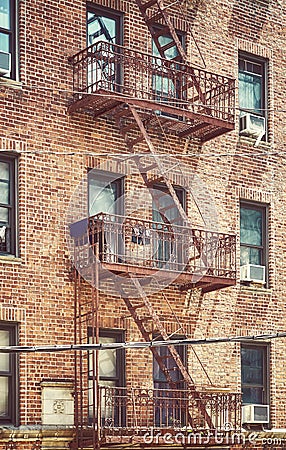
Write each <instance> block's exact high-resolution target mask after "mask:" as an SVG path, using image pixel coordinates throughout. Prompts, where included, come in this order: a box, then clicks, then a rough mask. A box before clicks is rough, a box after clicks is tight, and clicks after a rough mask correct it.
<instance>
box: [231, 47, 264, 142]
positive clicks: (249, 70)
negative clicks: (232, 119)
mask: <svg viewBox="0 0 286 450" xmlns="http://www.w3.org/2000/svg"><path fill="white" fill-rule="evenodd" d="M238 63H239V71H238V72H239V74H238V81H239V86H238V91H239V109H240V117H243V116H245V115H247V114H248V113H249V114H250V115H251V117H253V119H252V120H253V121H254V123H255V118H258V121H259V118H264V121H265V130H267V111H266V109H267V78H268V77H267V61H266V60H264V59H262V58H258V57H255V56H253V55H248V54H245V53H240V55H239V59H238ZM260 120H261V119H260ZM242 123H244V122H242V121H240V131H241V132H242ZM266 136H267V135H266V133H265V135H264V136H263V138H262V139H263V140H266Z"/></svg>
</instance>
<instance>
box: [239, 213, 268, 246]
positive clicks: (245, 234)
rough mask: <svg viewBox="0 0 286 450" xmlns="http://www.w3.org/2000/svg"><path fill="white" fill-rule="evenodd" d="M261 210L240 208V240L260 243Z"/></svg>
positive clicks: (247, 242)
mask: <svg viewBox="0 0 286 450" xmlns="http://www.w3.org/2000/svg"><path fill="white" fill-rule="evenodd" d="M262 217H263V216H262V211H261V210H256V209H249V208H243V207H242V208H240V242H241V243H242V244H250V245H262Z"/></svg>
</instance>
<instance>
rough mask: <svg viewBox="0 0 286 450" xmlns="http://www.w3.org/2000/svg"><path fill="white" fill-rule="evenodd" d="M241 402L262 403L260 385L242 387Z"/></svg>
mask: <svg viewBox="0 0 286 450" xmlns="http://www.w3.org/2000/svg"><path fill="white" fill-rule="evenodd" d="M242 402H243V403H255V404H263V388H262V387H250V388H249V387H244V388H243V392H242Z"/></svg>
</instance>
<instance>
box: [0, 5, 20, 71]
mask: <svg viewBox="0 0 286 450" xmlns="http://www.w3.org/2000/svg"><path fill="white" fill-rule="evenodd" d="M16 9H17V0H0V61H1V60H2V58H3V60H2V61H4V55H5V56H6V54H10V55H11V71H10V72H9V73H8V74H7V75H6V76H7V77H10V78H14V79H15V78H16V64H17V61H16ZM1 52H4V54H3V53H2V54H1ZM5 61H6V57H5Z"/></svg>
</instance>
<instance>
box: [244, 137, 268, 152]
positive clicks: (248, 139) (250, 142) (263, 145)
mask: <svg viewBox="0 0 286 450" xmlns="http://www.w3.org/2000/svg"><path fill="white" fill-rule="evenodd" d="M239 142H240V143H241V144H248V145H252V146H253V147H254V145H255V142H256V139H255V138H252V137H247V136H242V135H240V134H239ZM271 146H272V144H271V142H268V141H267V142H265V141H260V142H259V144H258V145H257V148H259V147H261V148H266V149H269V148H271Z"/></svg>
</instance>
